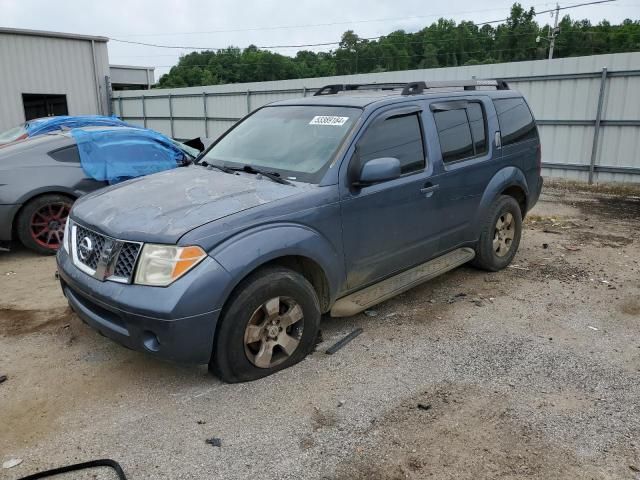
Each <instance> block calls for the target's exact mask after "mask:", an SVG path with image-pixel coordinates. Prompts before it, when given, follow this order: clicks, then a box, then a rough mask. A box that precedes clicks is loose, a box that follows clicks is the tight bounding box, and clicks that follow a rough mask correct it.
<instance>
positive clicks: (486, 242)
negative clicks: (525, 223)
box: [472, 195, 522, 272]
mask: <svg viewBox="0 0 640 480" xmlns="http://www.w3.org/2000/svg"><path fill="white" fill-rule="evenodd" d="M509 221H510V222H511V224H510V225H511V226H510V228H509V227H508V226H507V224H508V222H509ZM499 222H502V223H499ZM500 227H502V228H500ZM521 236H522V212H521V211H520V205H518V202H517V201H516V199H515V198H513V197H510V196H507V195H501V196H500V197H498V198H497V199H496V200H495V201H494V203H493V204H492V205H491V207H490V208H489V213H488V214H487V218H486V219H485V220H484V222H483V224H482V229H481V231H480V239H479V240H478V243H477V245H476V248H475V250H476V258H475V259H474V260H473V262H472V264H473V265H474V266H476V267H478V268H481V269H482V270H488V271H490V272H497V271H498V270H502V269H503V268H506V267H507V266H508V265H509V264H510V263H511V261H512V260H513V257H515V255H516V253H517V251H518V246H519V245H520V238H521ZM509 237H511V238H509ZM496 246H497V247H496ZM505 248H506V250H505Z"/></svg>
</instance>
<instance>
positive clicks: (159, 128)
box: [147, 120, 171, 137]
mask: <svg viewBox="0 0 640 480" xmlns="http://www.w3.org/2000/svg"><path fill="white" fill-rule="evenodd" d="M147 128H150V129H151V130H155V131H156V132H160V133H162V134H164V135H167V136H168V137H170V136H171V122H169V120H147Z"/></svg>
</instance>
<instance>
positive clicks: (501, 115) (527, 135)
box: [493, 98, 538, 146]
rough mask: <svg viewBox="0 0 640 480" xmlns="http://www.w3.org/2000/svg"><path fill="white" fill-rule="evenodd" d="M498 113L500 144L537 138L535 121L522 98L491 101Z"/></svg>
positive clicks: (504, 144)
mask: <svg viewBox="0 0 640 480" xmlns="http://www.w3.org/2000/svg"><path fill="white" fill-rule="evenodd" d="M493 103H494V105H495V106H496V112H497V113H498V122H499V123H500V132H501V135H502V146H506V145H511V144H513V143H518V142H524V141H525V140H532V139H537V138H538V132H537V130H536V123H535V121H534V119H533V115H531V111H530V110H529V107H528V106H527V104H526V103H525V101H524V99H523V98H503V99H499V100H494V101H493Z"/></svg>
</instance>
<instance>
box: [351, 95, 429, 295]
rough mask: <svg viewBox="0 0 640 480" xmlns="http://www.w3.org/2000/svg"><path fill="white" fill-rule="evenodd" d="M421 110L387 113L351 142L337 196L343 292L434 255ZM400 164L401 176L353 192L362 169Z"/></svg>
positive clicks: (400, 109)
mask: <svg viewBox="0 0 640 480" xmlns="http://www.w3.org/2000/svg"><path fill="white" fill-rule="evenodd" d="M424 139H425V137H424V132H423V127H422V105H413V106H410V107H409V108H408V107H407V105H406V104H404V105H403V106H402V108H398V107H397V106H396V107H395V108H393V109H387V110H385V111H383V112H381V113H380V114H378V115H377V116H376V117H374V118H373V119H370V121H369V122H368V126H367V127H366V129H365V131H364V133H362V134H361V135H360V138H359V139H358V140H357V144H356V150H355V153H354V154H353V156H352V158H351V159H350V162H349V165H348V173H347V180H346V184H347V185H345V186H344V189H343V192H342V200H341V210H342V232H343V245H344V255H345V266H346V271H347V289H349V290H354V289H357V288H358V287H364V286H366V285H368V284H371V283H375V282H376V281H377V280H381V279H382V278H384V277H388V276H390V275H392V274H394V273H397V272H401V271H403V270H406V269H408V268H410V267H412V266H415V265H418V264H420V263H423V262H425V261H427V260H429V259H430V258H432V257H434V256H435V255H436V254H437V248H438V230H439V227H438V225H439V223H440V216H439V215H440V214H439V211H438V208H439V207H438V205H439V202H438V198H437V197H438V181H437V178H436V177H435V176H434V174H433V165H432V164H431V162H428V161H427V155H426V146H425V140H424ZM380 157H394V158H397V159H398V160H400V165H401V176H400V177H399V178H396V179H393V180H388V181H385V182H381V183H377V184H373V185H367V186H363V187H359V188H358V187H354V186H353V181H354V180H357V177H358V174H359V172H360V170H361V169H362V166H363V165H364V164H365V163H366V162H368V161H370V160H373V159H376V158H380Z"/></svg>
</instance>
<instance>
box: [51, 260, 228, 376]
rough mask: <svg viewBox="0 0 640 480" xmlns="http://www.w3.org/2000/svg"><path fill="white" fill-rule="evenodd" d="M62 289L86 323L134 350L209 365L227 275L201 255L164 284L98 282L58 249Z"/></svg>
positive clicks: (226, 283) (214, 263) (177, 360)
mask: <svg viewBox="0 0 640 480" xmlns="http://www.w3.org/2000/svg"><path fill="white" fill-rule="evenodd" d="M57 262H58V272H59V277H60V284H61V287H62V291H63V293H64V295H65V297H67V300H68V301H69V305H70V306H71V308H72V309H73V310H74V311H75V312H76V313H77V314H78V316H79V317H80V318H81V319H82V320H83V321H84V322H85V323H86V324H88V325H89V326H91V327H92V328H94V329H96V330H98V331H99V332H100V333H101V334H103V335H104V336H106V337H108V338H110V339H112V340H114V341H116V342H118V343H120V344H122V345H124V346H125V347H128V348H131V349H133V350H137V351H141V352H147V353H150V354H152V355H155V356H158V357H161V358H164V359H167V360H171V361H175V362H180V363H195V364H202V363H207V362H208V361H209V359H210V358H211V352H212V348H213V337H214V334H215V330H216V324H217V321H218V317H219V316H220V309H221V306H222V302H223V299H216V295H215V292H221V291H224V290H225V288H224V287H225V286H226V285H228V282H229V274H228V273H227V272H226V270H224V269H223V268H222V267H221V266H220V265H219V264H218V263H217V262H216V261H215V260H213V259H211V258H207V259H205V260H204V261H203V262H202V263H201V264H200V265H198V266H197V267H195V268H194V269H193V270H192V271H191V272H189V273H188V274H187V275H185V276H184V277H182V278H180V279H179V280H177V281H176V282H174V283H173V284H171V285H169V286H168V287H164V288H162V287H148V286H144V285H125V284H120V283H115V282H110V281H106V282H101V281H99V280H97V279H95V278H93V277H91V276H89V275H87V274H86V273H84V272H82V271H80V270H79V269H78V268H77V267H75V266H74V265H73V264H72V261H71V259H70V257H69V255H68V254H67V253H66V252H65V251H64V249H60V250H59V251H58V256H57Z"/></svg>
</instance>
